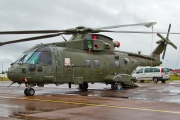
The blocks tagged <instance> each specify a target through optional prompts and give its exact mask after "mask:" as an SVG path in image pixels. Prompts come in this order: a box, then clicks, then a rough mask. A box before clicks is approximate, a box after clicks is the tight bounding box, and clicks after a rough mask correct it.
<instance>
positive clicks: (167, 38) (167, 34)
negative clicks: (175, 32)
mask: <svg viewBox="0 0 180 120" xmlns="http://www.w3.org/2000/svg"><path fill="white" fill-rule="evenodd" d="M170 29H171V24H169V29H168V33H167V37H166V38H167V39H169V32H170Z"/></svg>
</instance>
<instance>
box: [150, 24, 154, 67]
mask: <svg viewBox="0 0 180 120" xmlns="http://www.w3.org/2000/svg"><path fill="white" fill-rule="evenodd" d="M153 31H154V30H153V25H152V41H151V53H152V46H153ZM151 66H152V58H151Z"/></svg>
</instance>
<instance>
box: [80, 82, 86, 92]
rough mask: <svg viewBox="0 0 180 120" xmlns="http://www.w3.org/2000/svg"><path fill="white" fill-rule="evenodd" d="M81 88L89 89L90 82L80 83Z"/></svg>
mask: <svg viewBox="0 0 180 120" xmlns="http://www.w3.org/2000/svg"><path fill="white" fill-rule="evenodd" d="M79 89H81V90H87V89H88V83H83V84H79Z"/></svg>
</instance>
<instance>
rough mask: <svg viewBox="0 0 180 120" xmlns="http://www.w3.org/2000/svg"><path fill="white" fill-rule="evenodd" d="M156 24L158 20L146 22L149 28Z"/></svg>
mask: <svg viewBox="0 0 180 120" xmlns="http://www.w3.org/2000/svg"><path fill="white" fill-rule="evenodd" d="M155 24H157V23H156V22H149V23H147V24H145V25H144V26H146V27H148V28H149V27H151V26H153V25H155Z"/></svg>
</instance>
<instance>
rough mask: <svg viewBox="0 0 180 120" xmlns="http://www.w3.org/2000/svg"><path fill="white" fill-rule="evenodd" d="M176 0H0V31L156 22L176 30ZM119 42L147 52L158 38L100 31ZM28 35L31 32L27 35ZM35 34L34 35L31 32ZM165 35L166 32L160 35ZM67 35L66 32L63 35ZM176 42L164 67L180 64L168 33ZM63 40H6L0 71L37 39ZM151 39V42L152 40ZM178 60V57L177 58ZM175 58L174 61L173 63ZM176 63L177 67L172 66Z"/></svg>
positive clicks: (4, 37)
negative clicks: (8, 42)
mask: <svg viewBox="0 0 180 120" xmlns="http://www.w3.org/2000/svg"><path fill="white" fill-rule="evenodd" d="M179 5H180V1H179V0H1V1H0V31H10V30H38V29H40V30H44V29H45V30H48V29H67V28H72V27H76V26H80V25H83V26H87V27H95V28H97V27H103V26H111V25H121V24H135V23H143V22H157V24H156V25H155V26H154V29H153V30H154V31H162V32H167V30H168V26H169V23H171V24H172V26H171V32H180V22H179V21H180V8H179ZM117 30H139V31H149V32H150V31H152V28H146V27H143V26H138V27H126V28H118V29H117ZM103 34H104V35H108V36H109V37H111V38H113V39H114V41H119V42H121V46H120V48H118V49H117V50H122V51H128V52H135V53H137V52H138V51H141V53H142V54H146V55H149V54H150V53H151V52H152V50H153V49H155V47H156V46H157V44H156V43H155V42H156V41H157V40H159V39H160V38H159V37H157V36H156V35H152V34H146V35H144V34H123V33H121V34H120V33H108V34H107V33H103ZM29 36H30V35H1V36H0V42H5V41H10V40H16V39H19V38H24V37H29ZM31 36H32V35H31ZM34 36H35V35H34ZM163 36H164V37H166V35H163ZM65 37H66V38H67V39H68V38H70V36H65ZM169 39H170V40H171V41H172V42H173V43H174V44H176V45H177V47H178V49H177V50H175V49H174V48H172V46H168V47H167V50H166V55H165V59H164V60H162V62H163V66H164V67H169V68H173V69H174V68H180V60H178V53H179V47H180V42H179V41H180V35H170V36H169ZM58 41H63V39H62V38H61V37H55V38H49V39H44V40H38V41H31V42H24V43H16V44H9V45H4V46H1V47H0V72H1V71H2V67H1V66H2V65H1V64H2V62H3V69H4V70H7V68H8V67H10V63H11V62H14V61H15V60H16V59H17V58H18V56H19V55H20V54H21V53H22V52H23V51H25V50H26V49H29V48H31V47H33V46H34V45H35V44H39V43H49V42H58ZM152 43H153V44H152ZM177 60H178V61H177ZM177 62H178V63H177ZM176 63H177V67H176Z"/></svg>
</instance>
